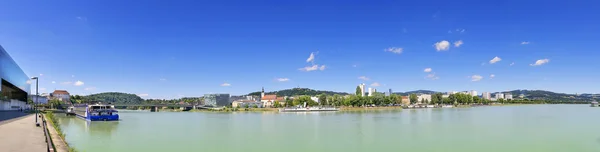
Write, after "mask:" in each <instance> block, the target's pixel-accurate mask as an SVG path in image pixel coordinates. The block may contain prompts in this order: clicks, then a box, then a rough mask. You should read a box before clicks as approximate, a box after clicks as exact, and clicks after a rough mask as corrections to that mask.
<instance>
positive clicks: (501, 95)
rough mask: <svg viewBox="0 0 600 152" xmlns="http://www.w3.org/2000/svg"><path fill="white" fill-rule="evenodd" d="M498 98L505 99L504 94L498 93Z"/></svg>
mask: <svg viewBox="0 0 600 152" xmlns="http://www.w3.org/2000/svg"><path fill="white" fill-rule="evenodd" d="M496 99H504V94H503V93H500V92H498V93H496Z"/></svg>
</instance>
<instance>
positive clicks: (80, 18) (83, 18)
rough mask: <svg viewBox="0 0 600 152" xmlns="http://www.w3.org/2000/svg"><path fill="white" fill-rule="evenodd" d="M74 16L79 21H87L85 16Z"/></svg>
mask: <svg viewBox="0 0 600 152" xmlns="http://www.w3.org/2000/svg"><path fill="white" fill-rule="evenodd" d="M75 18H76V19H78V20H81V21H87V17H82V16H77V17H75Z"/></svg>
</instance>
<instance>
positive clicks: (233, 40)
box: [0, 0, 600, 99]
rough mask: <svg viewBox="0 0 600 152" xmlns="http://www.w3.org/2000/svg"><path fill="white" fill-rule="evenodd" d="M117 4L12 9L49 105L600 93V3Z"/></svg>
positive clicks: (9, 32) (4, 35)
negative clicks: (64, 99)
mask: <svg viewBox="0 0 600 152" xmlns="http://www.w3.org/2000/svg"><path fill="white" fill-rule="evenodd" d="M106 3H109V4H106ZM110 3H111V2H96V1H75V2H67V1H64V2H55V1H39V2H36V5H32V4H30V3H29V2H25V1H9V2H5V3H3V5H2V6H0V22H2V24H0V45H2V46H3V47H4V49H5V50H6V52H8V53H9V54H10V55H11V57H12V58H13V59H14V60H15V62H16V63H17V64H19V65H20V67H21V68H22V69H23V70H24V71H25V73H26V74H27V75H28V76H30V77H33V76H37V77H39V82H40V85H39V87H40V93H48V92H52V91H54V89H60V90H67V91H69V92H70V93H71V94H73V95H88V94H93V93H100V92H125V93H132V94H137V95H139V96H141V97H142V98H158V99H173V98H180V97H197V96H202V95H204V94H210V93H229V94H232V95H242V94H247V93H250V92H255V91H260V89H261V87H265V91H267V92H269V91H275V90H282V89H290V88H294V87H297V86H300V87H302V88H311V89H315V90H328V91H336V92H348V93H355V92H356V86H357V84H360V83H365V84H366V86H365V87H366V88H375V89H378V90H388V89H392V90H394V91H396V92H406V91H413V90H432V91H441V92H448V91H461V90H463V91H464V90H477V91H478V92H499V91H509V90H516V89H527V90H547V91H553V92H560V93H570V94H575V93H579V94H581V93H600V88H598V87H594V86H593V85H590V84H600V79H597V78H598V77H600V72H597V71H596V70H594V69H599V68H600V64H597V63H596V57H597V56H598V55H599V52H598V51H596V48H595V46H594V45H590V44H593V43H590V42H594V41H596V40H599V39H600V34H598V33H600V28H597V27H598V26H599V25H600V21H597V20H590V19H593V18H600V13H594V12H597V11H598V10H597V9H596V8H595V6H597V5H596V4H598V5H600V4H599V3H600V2H589V3H590V4H583V3H578V2H556V3H554V4H553V5H552V6H550V5H548V6H546V5H542V6H540V5H537V3H533V2H522V1H516V0H509V1H505V2H504V3H503V4H506V5H503V6H502V7H498V6H494V5H473V4H471V1H458V2H453V3H451V4H447V3H446V2H442V1H437V2H422V1H411V2H403V1H386V2H377V1H373V2H369V3H360V4H358V3H348V2H345V1H343V2H342V1H338V2H336V1H330V2H322V1H312V0H309V1H285V2H279V1H278V2H277V3H275V2H267V1H260V2H257V1H237V2H235V3H234V2H223V1H192V2H185V3H184V2H181V3H171V2H166V1H155V2H148V3H139V2H137V1H123V2H119V4H118V5H117V4H110ZM592 3H595V4H592ZM563 4H564V5H567V4H568V6H569V7H555V6H563ZM199 6H206V7H202V9H198V7H199ZM23 10H36V11H23ZM39 12H44V13H39ZM33 88H34V87H32V89H33Z"/></svg>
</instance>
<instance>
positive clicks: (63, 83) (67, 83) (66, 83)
mask: <svg viewBox="0 0 600 152" xmlns="http://www.w3.org/2000/svg"><path fill="white" fill-rule="evenodd" d="M60 84H62V85H71V84H73V82H71V81H67V82H61V83H60Z"/></svg>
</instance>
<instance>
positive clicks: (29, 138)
mask: <svg viewBox="0 0 600 152" xmlns="http://www.w3.org/2000/svg"><path fill="white" fill-rule="evenodd" d="M19 113H21V114H22V112H19ZM0 115H19V114H18V113H17V112H14V113H13V112H0ZM38 121H41V119H38ZM46 146H47V145H46V141H45V137H44V130H43V129H42V127H36V126H35V114H29V115H24V116H20V117H16V118H12V119H5V120H2V121H1V122H0V151H2V152H44V151H47V147H46Z"/></svg>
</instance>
